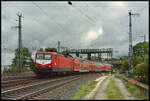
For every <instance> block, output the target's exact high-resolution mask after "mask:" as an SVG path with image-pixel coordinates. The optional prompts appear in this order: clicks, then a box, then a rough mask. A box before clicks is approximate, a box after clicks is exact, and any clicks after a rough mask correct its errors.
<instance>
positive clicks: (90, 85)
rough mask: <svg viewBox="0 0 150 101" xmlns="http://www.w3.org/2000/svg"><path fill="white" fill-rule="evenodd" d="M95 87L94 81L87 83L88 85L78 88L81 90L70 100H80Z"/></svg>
mask: <svg viewBox="0 0 150 101" xmlns="http://www.w3.org/2000/svg"><path fill="white" fill-rule="evenodd" d="M95 86H96V82H95V81H94V80H90V81H88V83H87V84H86V85H84V86H80V88H81V90H80V91H79V92H76V93H75V94H74V95H73V97H72V100H80V99H82V98H83V97H84V96H86V95H87V94H88V93H89V92H91V91H92V90H93V89H94V88H95Z"/></svg>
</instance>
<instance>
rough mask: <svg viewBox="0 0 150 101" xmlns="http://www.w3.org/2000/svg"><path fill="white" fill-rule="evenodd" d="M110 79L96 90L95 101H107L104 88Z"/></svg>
mask: <svg viewBox="0 0 150 101" xmlns="http://www.w3.org/2000/svg"><path fill="white" fill-rule="evenodd" d="M109 81H110V79H109V78H108V79H107V80H106V81H104V82H103V83H102V84H101V85H100V88H99V89H98V92H97V94H96V96H95V98H94V99H95V100H107V96H106V88H107V85H108V84H109Z"/></svg>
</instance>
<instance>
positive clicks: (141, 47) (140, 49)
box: [133, 42, 149, 57]
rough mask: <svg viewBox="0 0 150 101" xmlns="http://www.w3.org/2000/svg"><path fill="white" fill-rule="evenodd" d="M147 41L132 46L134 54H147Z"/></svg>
mask: <svg viewBox="0 0 150 101" xmlns="http://www.w3.org/2000/svg"><path fill="white" fill-rule="evenodd" d="M148 49H149V43H148V42H140V43H137V44H136V45H134V46H133V53H134V56H141V57H143V55H146V54H149V51H148Z"/></svg>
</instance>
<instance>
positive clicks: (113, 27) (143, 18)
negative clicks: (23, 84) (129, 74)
mask: <svg viewBox="0 0 150 101" xmlns="http://www.w3.org/2000/svg"><path fill="white" fill-rule="evenodd" d="M148 6H149V5H148V2H146V1H140V2H138V1H134V2H133V1H122V2H121V1H111V2H110V1H109V2H104V1H103V2H102V1H94V2H92V1H88V2H83V1H73V2H72V5H68V3H67V1H61V2H59V1H51V2H48V1H45V2H42V1H38V2H31V1H20V2H16V1H13V2H10V1H9V2H8V1H2V7H1V10H2V15H1V20H2V24H1V25H2V41H1V42H2V55H1V56H2V65H8V64H11V61H12V59H13V58H14V50H15V49H16V48H17V47H18V29H17V28H12V27H14V26H17V25H18V21H16V20H17V19H18V16H17V13H18V12H20V13H22V15H23V18H22V41H23V46H25V47H27V48H29V50H30V51H31V52H32V57H33V58H34V54H35V51H36V50H38V49H39V48H45V47H55V48H56V47H57V43H58V41H60V42H61V46H63V47H69V48H74V49H76V48H78V49H79V48H95V49H97V48H113V49H114V51H119V53H115V54H114V57H118V56H125V55H126V56H127V55H128V50H129V35H128V32H129V26H128V25H129V16H128V12H129V11H130V10H131V11H132V13H140V16H134V17H132V26H133V27H132V34H133V35H132V36H133V37H132V39H133V45H135V44H136V43H138V42H141V41H143V38H142V37H138V36H139V35H146V41H149V39H148V37H149V33H148V30H149V29H148V28H149V19H148V17H149V16H148V15H149V14H148V12H149V9H148V8H149V7H148Z"/></svg>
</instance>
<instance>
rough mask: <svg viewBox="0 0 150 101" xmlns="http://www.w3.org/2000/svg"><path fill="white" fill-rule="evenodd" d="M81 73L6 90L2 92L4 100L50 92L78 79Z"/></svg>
mask: <svg viewBox="0 0 150 101" xmlns="http://www.w3.org/2000/svg"><path fill="white" fill-rule="evenodd" d="M79 78H81V75H78V76H77V75H75V76H67V77H63V78H57V79H52V80H47V81H42V82H40V83H39V82H38V83H36V84H31V85H28V86H23V87H19V88H15V89H9V90H4V91H2V92H1V98H2V99H3V100H25V99H30V98H32V97H34V96H37V95H39V94H41V93H45V92H48V91H49V90H53V89H55V88H58V87H61V86H62V85H65V84H67V83H69V82H72V81H75V80H78V79H79Z"/></svg>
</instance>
